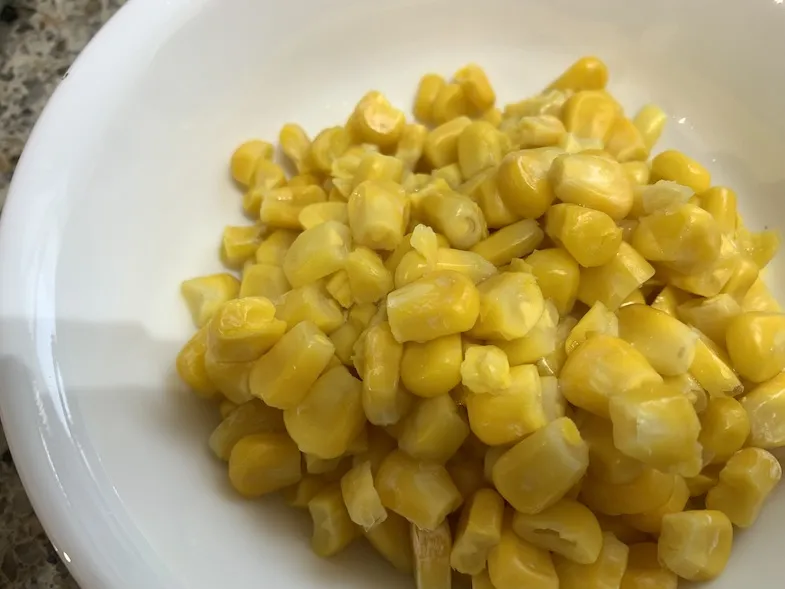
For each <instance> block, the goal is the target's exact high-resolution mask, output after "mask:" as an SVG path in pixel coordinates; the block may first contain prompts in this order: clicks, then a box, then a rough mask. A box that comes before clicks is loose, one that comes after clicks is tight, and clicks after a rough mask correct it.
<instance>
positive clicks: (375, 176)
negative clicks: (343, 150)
mask: <svg viewBox="0 0 785 589" xmlns="http://www.w3.org/2000/svg"><path fill="white" fill-rule="evenodd" d="M403 171H404V168H403V162H402V161H401V160H399V159H397V158H394V157H392V156H389V155H383V154H381V153H376V152H375V151H368V152H366V153H364V154H363V155H362V157H360V163H359V164H358V165H357V169H356V170H355V172H354V176H353V177H352V186H353V187H354V188H357V186H359V185H360V184H362V183H363V182H365V181H367V180H376V181H384V180H386V181H390V182H395V183H400V181H401V178H402V177H403Z"/></svg>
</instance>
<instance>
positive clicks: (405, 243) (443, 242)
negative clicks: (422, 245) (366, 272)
mask: <svg viewBox="0 0 785 589" xmlns="http://www.w3.org/2000/svg"><path fill="white" fill-rule="evenodd" d="M415 229H416V227H415ZM413 233H414V232H413V231H412V233H407V234H406V235H404V236H403V239H402V240H401V243H399V244H398V247H396V248H395V250H394V251H393V252H392V253H391V254H390V255H389V256H387V259H386V260H385V261H384V266H385V267H386V268H387V269H388V270H389V271H390V272H392V273H393V274H395V271H396V270H397V269H398V265H399V264H400V263H401V260H403V258H404V256H405V255H406V254H408V253H409V252H411V251H412V250H413V249H414V247H412V244H411V238H412V234H413ZM436 244H437V245H438V246H439V247H450V243H449V242H448V241H447V238H445V237H444V236H443V235H439V234H438V233H437V234H436Z"/></svg>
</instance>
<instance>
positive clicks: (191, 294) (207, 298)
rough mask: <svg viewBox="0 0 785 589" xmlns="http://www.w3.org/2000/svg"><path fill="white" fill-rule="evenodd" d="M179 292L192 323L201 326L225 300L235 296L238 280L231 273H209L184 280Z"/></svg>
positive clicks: (238, 290)
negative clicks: (189, 313) (186, 306)
mask: <svg viewBox="0 0 785 589" xmlns="http://www.w3.org/2000/svg"><path fill="white" fill-rule="evenodd" d="M180 292H181V293H182V295H183V298H184V299H185V302H186V304H187V305H188V310H189V311H190V312H191V318H192V319H193V322H194V325H196V327H203V326H204V325H207V323H208V322H209V321H210V319H211V318H212V317H213V315H215V313H216V311H218V309H219V308H220V307H221V306H222V305H223V304H224V303H225V302H226V301H229V300H231V299H233V298H235V297H237V295H238V293H239V292H240V282H239V281H238V280H237V278H235V277H234V276H232V275H231V274H226V273H224V274H211V275H209V276H199V277H197V278H191V279H190V280H184V281H183V282H182V284H181V285H180Z"/></svg>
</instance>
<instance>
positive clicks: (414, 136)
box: [395, 123, 428, 170]
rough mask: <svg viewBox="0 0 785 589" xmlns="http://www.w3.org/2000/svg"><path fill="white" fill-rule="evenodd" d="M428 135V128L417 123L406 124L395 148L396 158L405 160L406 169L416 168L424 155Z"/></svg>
mask: <svg viewBox="0 0 785 589" xmlns="http://www.w3.org/2000/svg"><path fill="white" fill-rule="evenodd" d="M427 136H428V128H427V127H425V126H423V125H418V124H416V123H414V124H411V125H406V126H405V127H404V128H403V131H401V139H400V141H398V147H397V148H396V150H395V159H397V160H400V161H401V162H403V167H404V169H406V170H414V169H415V168H416V167H417V162H419V161H420V158H421V157H422V153H423V148H424V147H425V138H426V137H427Z"/></svg>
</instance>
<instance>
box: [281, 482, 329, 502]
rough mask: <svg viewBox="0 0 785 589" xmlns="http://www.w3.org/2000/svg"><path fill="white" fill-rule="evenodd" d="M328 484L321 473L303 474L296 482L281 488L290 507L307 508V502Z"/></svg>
mask: <svg viewBox="0 0 785 589" xmlns="http://www.w3.org/2000/svg"><path fill="white" fill-rule="evenodd" d="M327 485H328V481H327V480H326V479H325V478H324V477H323V476H321V475H315V474H305V475H303V478H301V479H300V480H299V481H298V482H297V483H295V484H294V485H292V486H290V487H286V488H285V489H283V492H282V494H283V498H284V501H285V502H286V504H287V505H288V506H290V507H296V508H298V509H307V508H308V502H309V501H310V500H311V499H313V498H314V497H316V495H317V494H318V493H319V492H320V491H321V490H322V489H324V488H325V487H326V486H327Z"/></svg>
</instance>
